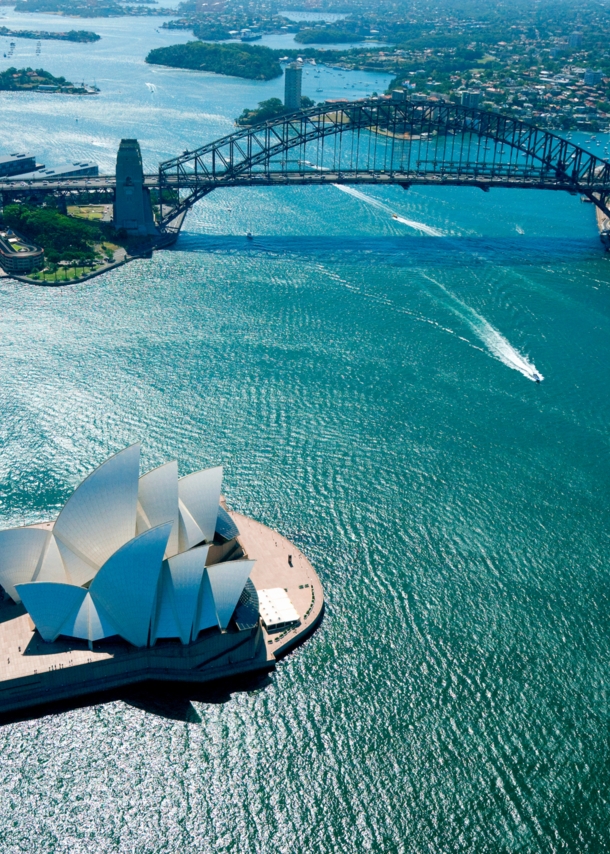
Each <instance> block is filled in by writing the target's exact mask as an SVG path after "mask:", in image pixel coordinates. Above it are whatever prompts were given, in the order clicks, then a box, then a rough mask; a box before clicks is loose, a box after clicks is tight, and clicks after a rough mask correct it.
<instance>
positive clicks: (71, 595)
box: [17, 581, 87, 643]
mask: <svg viewBox="0 0 610 854" xmlns="http://www.w3.org/2000/svg"><path fill="white" fill-rule="evenodd" d="M17 591H18V593H19V596H20V597H21V599H22V600H23V604H24V605H25V607H26V608H27V611H28V613H29V615H30V617H31V618H32V620H33V621H34V625H35V626H36V628H37V629H38V631H39V632H40V634H41V636H42V638H43V640H45V641H49V642H51V643H52V642H53V641H54V640H56V638H57V637H58V635H60V634H61V630H62V626H63V624H64V623H66V622H67V621H68V620H69V618H70V617H71V616H72V617H74V616H76V614H77V613H78V610H79V608H80V606H81V605H82V603H83V600H84V598H85V596H86V595H87V591H86V590H85V589H84V588H82V587H76V586H75V585H74V584H57V583H55V582H52V581H32V582H31V583H30V584H19V585H17Z"/></svg>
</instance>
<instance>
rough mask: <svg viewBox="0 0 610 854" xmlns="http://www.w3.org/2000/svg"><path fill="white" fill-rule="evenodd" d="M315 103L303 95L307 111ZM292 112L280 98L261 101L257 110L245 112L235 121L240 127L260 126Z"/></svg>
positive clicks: (303, 103) (302, 105)
mask: <svg viewBox="0 0 610 854" xmlns="http://www.w3.org/2000/svg"><path fill="white" fill-rule="evenodd" d="M313 106H314V102H313V101H312V100H311V98H308V97H307V96H306V95H303V97H302V98H301V107H303V109H307V108H308V107H313ZM291 112H292V110H288V109H286V107H285V106H284V104H283V103H282V101H280V99H279V98H268V99H267V100H266V101H259V104H258V107H257V109H256V110H244V111H243V113H242V114H241V116H239V118H237V119H236V120H235V121H236V123H237V124H238V125H242V126H250V125H256V124H259V122H268V121H270V120H271V119H277V118H279V116H283V115H286V114H287V113H291Z"/></svg>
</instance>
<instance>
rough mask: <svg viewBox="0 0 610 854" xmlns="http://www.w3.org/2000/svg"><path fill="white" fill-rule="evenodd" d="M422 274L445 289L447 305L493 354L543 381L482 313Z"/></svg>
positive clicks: (431, 280)
mask: <svg viewBox="0 0 610 854" xmlns="http://www.w3.org/2000/svg"><path fill="white" fill-rule="evenodd" d="M421 275H422V276H423V277H424V279H427V280H428V281H429V282H432V284H434V285H436V287H438V288H440V289H441V290H442V291H443V293H444V294H445V296H446V297H447V301H446V302H445V305H446V307H447V308H448V309H449V310H450V311H452V312H453V313H454V314H456V315H457V316H458V317H460V318H461V319H462V320H463V321H464V322H465V323H466V324H467V325H468V326H469V328H470V329H471V331H472V332H473V334H474V335H476V336H477V338H478V339H479V341H481V342H482V343H483V344H484V345H485V347H486V348H487V350H488V351H489V352H490V353H491V355H492V356H494V357H495V358H496V359H498V360H499V361H500V362H502V363H503V364H505V365H506V366H507V367H508V368H512V369H513V371H519V373H520V374H523V376H524V377H526V378H527V379H528V380H531V381H532V382H542V380H543V379H544V377H543V376H542V374H541V373H540V371H538V370H537V368H536V366H535V365H534V364H533V363H532V362H530V361H529V360H528V359H527V358H526V357H525V356H522V355H521V353H519V351H518V350H515V348H514V347H513V346H512V344H511V343H510V342H509V341H507V340H506V338H505V337H504V336H503V335H502V334H501V333H500V332H498V330H497V329H495V328H494V327H493V326H492V325H491V323H489V321H487V320H485V318H484V317H483V316H482V315H480V314H479V313H478V312H477V311H475V310H474V309H473V308H471V307H470V306H469V305H466V303H465V302H462V300H461V299H459V298H458V297H456V296H455V295H454V294H452V293H451V291H449V290H447V288H446V287H445V286H444V285H442V284H441V283H440V282H437V281H436V279H433V278H432V277H431V276H428V275H426V274H425V273H422V274H421Z"/></svg>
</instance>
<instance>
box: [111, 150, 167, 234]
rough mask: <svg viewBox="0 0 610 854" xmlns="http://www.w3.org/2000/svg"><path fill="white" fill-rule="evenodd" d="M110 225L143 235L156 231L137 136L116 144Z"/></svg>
mask: <svg viewBox="0 0 610 854" xmlns="http://www.w3.org/2000/svg"><path fill="white" fill-rule="evenodd" d="M114 227H115V228H116V229H124V230H125V231H127V232H128V233H129V234H134V235H136V234H137V235H141V236H143V237H144V236H152V235H156V234H157V233H158V232H157V228H156V226H155V221H154V217H153V211H152V203H151V200H150V192H149V190H148V188H147V187H145V186H144V169H143V168H142V153H141V151H140V144H139V142H138V140H137V139H122V140H121V144H120V146H119V151H118V154H117V159H116V191H115V196H114Z"/></svg>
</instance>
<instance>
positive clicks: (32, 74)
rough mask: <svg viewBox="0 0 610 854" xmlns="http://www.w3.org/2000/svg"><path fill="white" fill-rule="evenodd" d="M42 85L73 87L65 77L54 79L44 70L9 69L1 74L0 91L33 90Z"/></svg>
mask: <svg viewBox="0 0 610 854" xmlns="http://www.w3.org/2000/svg"><path fill="white" fill-rule="evenodd" d="M40 83H46V84H53V85H55V86H65V85H71V84H69V83H68V81H67V80H66V78H65V77H53V75H52V74H50V73H49V72H48V71H45V70H44V69H43V68H37V69H36V71H33V70H32V69H31V68H14V67H12V68H7V69H6V71H1V72H0V91H11V90H13V89H33V88H35V87H36V86H38V85H39V84H40Z"/></svg>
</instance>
